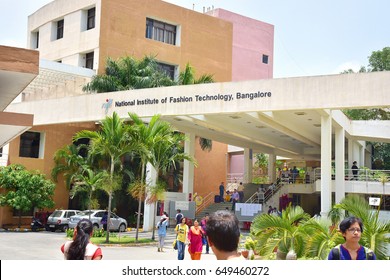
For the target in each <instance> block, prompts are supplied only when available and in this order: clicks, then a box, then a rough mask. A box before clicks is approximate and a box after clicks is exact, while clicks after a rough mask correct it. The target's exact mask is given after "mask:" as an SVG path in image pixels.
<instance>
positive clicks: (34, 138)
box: [19, 131, 41, 158]
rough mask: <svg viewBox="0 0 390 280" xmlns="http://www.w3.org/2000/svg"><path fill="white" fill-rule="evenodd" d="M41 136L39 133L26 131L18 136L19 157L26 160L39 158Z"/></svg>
mask: <svg viewBox="0 0 390 280" xmlns="http://www.w3.org/2000/svg"><path fill="white" fill-rule="evenodd" d="M40 143H41V134H40V133H39V132H31V131H27V132H25V133H23V134H22V135H21V136H20V147H19V156H20V157H28V158H39V148H40Z"/></svg>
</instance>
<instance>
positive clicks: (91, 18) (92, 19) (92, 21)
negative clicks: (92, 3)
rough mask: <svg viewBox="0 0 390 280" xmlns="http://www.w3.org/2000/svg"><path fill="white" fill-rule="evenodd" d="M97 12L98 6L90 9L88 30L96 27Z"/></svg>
mask: <svg viewBox="0 0 390 280" xmlns="http://www.w3.org/2000/svg"><path fill="white" fill-rule="evenodd" d="M95 13H96V8H92V9H89V10H88V16H87V30H89V29H93V28H95Z"/></svg>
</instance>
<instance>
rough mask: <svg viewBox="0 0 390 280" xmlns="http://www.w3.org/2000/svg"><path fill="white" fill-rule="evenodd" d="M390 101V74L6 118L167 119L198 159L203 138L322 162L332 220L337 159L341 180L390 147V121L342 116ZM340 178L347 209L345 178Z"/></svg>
mask: <svg viewBox="0 0 390 280" xmlns="http://www.w3.org/2000/svg"><path fill="white" fill-rule="evenodd" d="M389 96H390V72H373V73H359V74H342V75H330V76H314V77H297V78H283V79H270V80H255V81H245V82H227V83H213V84H200V85H189V86H175V87H165V88H152V89H143V90H132V91H123V92H110V93H102V94H85V95H79V96H72V97H64V98H58V99H49V100H42V101H34V102H22V103H18V104H11V105H10V106H9V107H8V108H7V109H6V111H7V112H18V113H26V114H34V125H35V126H37V125H48V124H61V123H77V122H97V121H100V120H102V119H103V118H105V117H106V116H109V115H112V112H114V111H116V112H117V113H118V114H119V116H120V117H122V118H128V112H133V113H136V114H137V115H139V116H140V117H142V118H144V119H145V121H147V120H148V119H149V118H150V117H151V116H153V115H154V114H161V116H162V119H164V120H166V121H168V122H170V123H171V124H172V125H173V126H174V127H175V128H176V129H177V130H179V131H181V132H183V133H186V134H188V136H189V139H190V140H189V142H188V143H186V145H185V149H186V151H187V152H189V153H190V154H191V153H192V152H193V145H194V140H195V135H196V136H200V137H204V138H208V139H212V140H215V141H219V142H223V143H227V144H231V145H234V146H238V147H242V148H244V151H245V155H247V158H248V157H249V155H250V154H251V151H252V152H262V153H267V154H271V155H275V156H283V157H287V158H295V159H300V160H321V212H322V213H327V212H328V211H329V210H330V208H331V188H330V185H331V179H332V178H331V162H332V154H333V153H334V156H335V157H334V158H335V166H336V175H337V174H339V175H340V174H344V162H345V160H346V156H345V154H346V152H347V159H348V162H349V163H350V165H351V164H352V161H353V160H356V159H358V161H359V164H362V165H363V164H364V152H363V148H364V145H365V144H364V141H376V142H390V121H351V120H349V119H348V118H347V117H346V116H345V115H344V114H343V113H342V112H341V111H340V110H341V109H344V108H373V107H375V108H377V107H390V98H389ZM145 100H154V101H153V102H145ZM132 101H134V102H132ZM345 139H348V149H347V150H346V148H345V146H344V143H345ZM333 140H334V141H335V142H334V144H332V141H333ZM247 165H248V164H246V166H247ZM247 168H249V166H247ZM193 169H194V167H193V166H192V165H191V164H189V163H185V166H184V192H188V193H192V192H193V174H194V172H193ZM336 177H337V182H336V186H337V187H336V201H340V200H341V199H342V197H343V195H344V193H345V191H344V190H345V187H344V176H336ZM150 213H154V212H153V211H150ZM145 216H146V215H145ZM149 216H150V217H149V220H151V218H152V215H149ZM146 219H148V218H146ZM145 224H146V225H148V224H149V225H150V223H148V222H147V223H144V225H145Z"/></svg>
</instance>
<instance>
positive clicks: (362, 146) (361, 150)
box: [358, 141, 366, 167]
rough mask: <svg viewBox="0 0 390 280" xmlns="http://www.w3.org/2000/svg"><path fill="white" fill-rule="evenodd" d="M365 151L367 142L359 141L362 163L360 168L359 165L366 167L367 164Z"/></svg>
mask: <svg viewBox="0 0 390 280" xmlns="http://www.w3.org/2000/svg"><path fill="white" fill-rule="evenodd" d="M365 149H366V142H363V141H359V159H360V162H359V163H360V166H359V165H358V167H362V166H364V163H365V162H366V160H365Z"/></svg>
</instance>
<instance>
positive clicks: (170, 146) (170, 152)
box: [149, 122, 196, 240]
mask: <svg viewBox="0 0 390 280" xmlns="http://www.w3.org/2000/svg"><path fill="white" fill-rule="evenodd" d="M162 123H163V125H165V126H166V129H164V130H162V131H161V132H162V133H160V134H159V135H158V136H157V139H156V141H155V143H154V144H153V146H152V147H150V148H151V158H150V164H151V165H152V166H153V167H154V168H155V170H156V173H157V174H160V173H161V174H162V175H165V174H166V173H167V172H168V170H170V169H171V168H176V162H177V161H182V160H188V161H189V162H192V163H193V164H194V165H195V166H196V160H195V159H194V158H193V157H192V156H191V155H189V154H187V153H184V151H183V150H182V149H181V146H182V145H183V142H184V141H185V140H186V137H185V135H184V134H182V133H176V132H174V131H173V129H172V127H171V125H170V124H169V123H167V122H162ZM162 191H165V189H162V188H161V187H158V186H157V187H155V188H152V190H150V189H149V192H150V194H154V193H155V194H156V195H154V196H151V197H154V198H155V199H153V200H150V201H151V203H157V201H158V199H157V198H158V196H159V195H160V193H161V192H162ZM155 219H156V215H153V225H154V224H155V223H156V221H155ZM152 239H153V240H154V227H153V233H152Z"/></svg>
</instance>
